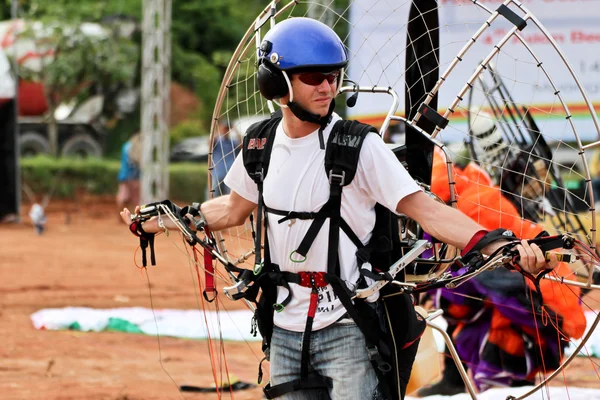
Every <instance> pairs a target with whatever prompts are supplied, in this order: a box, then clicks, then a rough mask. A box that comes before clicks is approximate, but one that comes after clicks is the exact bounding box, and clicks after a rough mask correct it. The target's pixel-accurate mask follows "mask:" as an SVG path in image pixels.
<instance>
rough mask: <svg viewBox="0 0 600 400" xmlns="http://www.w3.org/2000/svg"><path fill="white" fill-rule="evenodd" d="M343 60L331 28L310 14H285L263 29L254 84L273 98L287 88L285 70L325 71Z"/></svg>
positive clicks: (341, 47) (345, 59)
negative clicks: (293, 15)
mask: <svg viewBox="0 0 600 400" xmlns="http://www.w3.org/2000/svg"><path fill="white" fill-rule="evenodd" d="M346 64H348V54H347V53H346V49H345V48H344V44H343V43H342V41H341V39H340V38H339V36H338V35H337V34H336V33H335V32H334V31H333V29H331V28H330V27H328V26H327V25H325V24H324V23H322V22H319V21H317V20H315V19H312V18H289V19H286V20H284V21H282V22H280V23H278V24H276V25H275V26H274V27H273V28H272V29H271V30H270V31H269V32H267V34H266V35H265V37H264V39H263V41H262V43H261V46H260V49H259V51H258V76H257V83H258V88H259V90H260V92H261V94H262V95H263V96H264V97H265V98H266V99H268V100H273V99H277V98H280V97H283V96H285V95H286V94H287V93H288V92H289V86H288V82H287V77H286V76H284V75H285V72H299V71H307V70H317V71H321V72H328V71H333V70H336V69H341V68H344V67H345V66H346ZM284 71H285V72H284Z"/></svg>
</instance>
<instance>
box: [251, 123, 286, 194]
mask: <svg viewBox="0 0 600 400" xmlns="http://www.w3.org/2000/svg"><path fill="white" fill-rule="evenodd" d="M279 122H281V112H280V111H278V112H276V113H275V114H273V116H272V117H271V118H269V119H265V120H263V121H259V122H257V123H255V124H252V125H251V126H250V127H249V128H248V130H247V131H246V135H245V136H244V142H243V147H242V154H243V159H244V167H245V168H246V171H248V175H250V177H251V178H252V179H253V180H254V182H256V184H259V183H262V181H263V180H264V178H265V176H267V171H268V169H269V161H270V159H271V150H272V149H273V143H274V142H275V131H276V130H277V126H278V125H279Z"/></svg>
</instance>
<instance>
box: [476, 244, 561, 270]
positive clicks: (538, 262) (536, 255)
mask: <svg viewBox="0 0 600 400" xmlns="http://www.w3.org/2000/svg"><path fill="white" fill-rule="evenodd" d="M506 243H507V242H503V241H498V242H494V243H490V244H489V245H487V246H485V247H484V248H483V250H482V252H483V254H488V255H489V254H492V253H493V252H494V251H496V250H498V248H500V247H502V246H506ZM513 250H517V251H518V252H519V260H518V262H517V264H519V266H520V267H521V268H523V271H525V272H528V273H530V274H531V275H533V276H537V275H538V274H539V273H540V272H542V271H543V270H546V269H554V268H556V267H557V266H558V259H557V258H556V254H554V253H550V257H549V258H550V260H549V261H547V260H546V257H545V256H544V253H543V252H542V249H540V247H539V246H538V245H537V244H535V243H531V244H530V243H528V242H527V240H525V239H523V240H521V243H520V244H518V245H516V246H515V247H514V248H513Z"/></svg>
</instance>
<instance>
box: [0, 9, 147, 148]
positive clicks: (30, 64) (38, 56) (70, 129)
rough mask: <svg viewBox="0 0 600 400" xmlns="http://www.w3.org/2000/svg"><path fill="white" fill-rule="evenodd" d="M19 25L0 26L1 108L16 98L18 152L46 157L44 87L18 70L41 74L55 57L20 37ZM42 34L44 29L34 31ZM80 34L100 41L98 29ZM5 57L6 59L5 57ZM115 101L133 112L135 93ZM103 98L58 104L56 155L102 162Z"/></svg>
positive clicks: (6, 23)
mask: <svg viewBox="0 0 600 400" xmlns="http://www.w3.org/2000/svg"><path fill="white" fill-rule="evenodd" d="M25 27H26V22H25V21H24V20H9V21H3V22H0V105H1V104H2V103H5V102H7V101H9V100H10V99H13V98H15V97H16V98H17V110H18V117H17V123H18V127H19V140H18V141H19V148H20V155H21V156H34V155H38V154H49V153H50V149H51V146H50V140H49V136H48V121H49V118H48V117H49V115H48V113H49V106H48V101H47V93H46V88H45V87H44V84H43V83H41V82H37V81H33V80H30V79H26V78H24V77H22V76H21V74H20V73H19V71H20V70H23V69H29V70H34V71H36V70H40V69H41V68H44V64H45V63H46V62H47V61H48V60H49V59H50V58H52V57H53V56H54V52H53V50H52V49H47V48H46V49H40V48H37V47H36V45H35V44H34V43H33V41H32V40H30V39H27V38H23V37H21V36H19V32H22V31H23V30H24V29H25ZM39 29H43V27H41V28H39ZM81 30H82V31H83V32H84V34H85V35H90V36H95V37H101V36H102V35H105V31H104V28H103V27H102V26H101V25H99V24H94V23H85V24H82V26H81ZM9 56H10V57H9ZM120 97H121V98H120V99H117V103H119V104H118V105H123V111H125V112H126V111H132V109H133V108H134V103H135V102H136V101H137V92H136V91H135V90H133V91H128V92H127V93H126V94H125V96H120ZM104 101H105V99H104V96H103V95H102V94H96V95H91V96H88V97H86V98H84V99H79V100H78V101H71V102H69V103H63V104H60V105H59V106H58V107H57V109H56V110H55V112H54V117H55V119H56V121H57V128H58V155H61V156H81V157H101V156H102V155H103V154H104V150H105V147H106V141H107V131H106V129H105V128H104V126H103V122H102V120H103V115H102V112H103V109H104Z"/></svg>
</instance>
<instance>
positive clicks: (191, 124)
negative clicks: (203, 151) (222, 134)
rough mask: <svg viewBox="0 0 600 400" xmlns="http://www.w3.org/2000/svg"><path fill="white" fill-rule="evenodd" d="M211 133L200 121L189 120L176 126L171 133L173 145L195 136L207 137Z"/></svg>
mask: <svg viewBox="0 0 600 400" xmlns="http://www.w3.org/2000/svg"><path fill="white" fill-rule="evenodd" d="M209 133H210V131H209V128H207V127H206V126H205V125H204V124H203V123H202V121H200V120H197V119H196V120H187V121H183V122H181V123H180V124H179V125H177V126H175V127H174V128H172V129H171V131H170V132H169V137H170V140H171V145H174V144H177V143H179V142H181V141H182V140H183V139H186V138H189V137H193V136H206V135H208V134H209Z"/></svg>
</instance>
